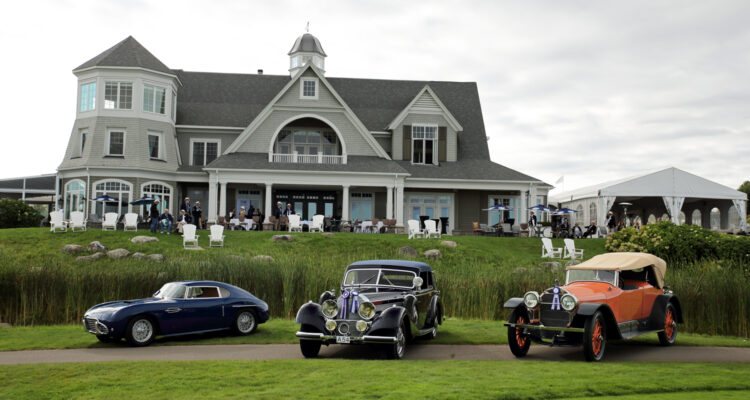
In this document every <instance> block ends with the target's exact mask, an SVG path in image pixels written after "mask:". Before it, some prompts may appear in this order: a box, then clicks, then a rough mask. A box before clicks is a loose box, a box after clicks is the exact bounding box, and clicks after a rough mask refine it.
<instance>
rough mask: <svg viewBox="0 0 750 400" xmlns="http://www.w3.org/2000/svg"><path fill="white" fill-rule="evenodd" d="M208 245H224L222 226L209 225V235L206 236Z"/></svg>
mask: <svg viewBox="0 0 750 400" xmlns="http://www.w3.org/2000/svg"><path fill="white" fill-rule="evenodd" d="M183 229H184V228H183ZM208 247H224V226H222V225H211V235H210V236H209V237H208Z"/></svg>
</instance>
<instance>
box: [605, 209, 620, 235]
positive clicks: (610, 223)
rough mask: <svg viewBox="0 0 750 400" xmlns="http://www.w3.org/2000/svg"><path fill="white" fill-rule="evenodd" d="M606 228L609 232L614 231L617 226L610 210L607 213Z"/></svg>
mask: <svg viewBox="0 0 750 400" xmlns="http://www.w3.org/2000/svg"><path fill="white" fill-rule="evenodd" d="M606 225H607V230H608V231H609V232H614V231H615V226H617V222H615V215H614V214H612V211H610V212H609V213H607V224H606Z"/></svg>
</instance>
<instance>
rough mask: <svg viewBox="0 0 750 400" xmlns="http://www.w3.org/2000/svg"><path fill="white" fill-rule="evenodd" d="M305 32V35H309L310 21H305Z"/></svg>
mask: <svg viewBox="0 0 750 400" xmlns="http://www.w3.org/2000/svg"><path fill="white" fill-rule="evenodd" d="M305 31H306V32H307V33H310V21H307V26H305Z"/></svg>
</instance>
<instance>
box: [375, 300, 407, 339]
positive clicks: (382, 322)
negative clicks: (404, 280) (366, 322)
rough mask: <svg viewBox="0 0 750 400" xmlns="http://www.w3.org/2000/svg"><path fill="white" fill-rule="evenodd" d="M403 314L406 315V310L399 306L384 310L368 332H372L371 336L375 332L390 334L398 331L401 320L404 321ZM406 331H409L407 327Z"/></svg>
mask: <svg viewBox="0 0 750 400" xmlns="http://www.w3.org/2000/svg"><path fill="white" fill-rule="evenodd" d="M404 314H406V308H404V307H401V306H393V307H391V308H387V309H385V310H384V311H383V312H381V313H380V315H379V316H378V317H376V318H375V320H374V321H373V322H372V327H371V328H370V332H372V334H374V333H376V332H377V331H388V332H391V333H393V332H395V331H396V330H397V329H398V326H399V324H400V323H401V320H403V319H404ZM406 329H407V331H409V327H408V326H407V327H406Z"/></svg>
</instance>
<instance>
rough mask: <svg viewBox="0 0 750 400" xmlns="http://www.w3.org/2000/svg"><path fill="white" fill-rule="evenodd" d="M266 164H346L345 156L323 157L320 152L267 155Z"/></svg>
mask: <svg viewBox="0 0 750 400" xmlns="http://www.w3.org/2000/svg"><path fill="white" fill-rule="evenodd" d="M268 162H274V163H293V164H330V165H333V164H346V155H341V156H338V155H335V156H334V155H325V154H323V153H321V152H319V153H318V154H297V152H296V151H295V152H294V153H292V154H282V153H269V154H268Z"/></svg>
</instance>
